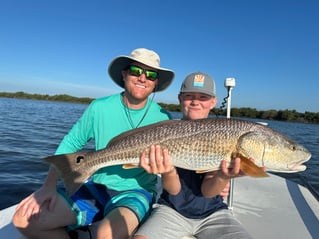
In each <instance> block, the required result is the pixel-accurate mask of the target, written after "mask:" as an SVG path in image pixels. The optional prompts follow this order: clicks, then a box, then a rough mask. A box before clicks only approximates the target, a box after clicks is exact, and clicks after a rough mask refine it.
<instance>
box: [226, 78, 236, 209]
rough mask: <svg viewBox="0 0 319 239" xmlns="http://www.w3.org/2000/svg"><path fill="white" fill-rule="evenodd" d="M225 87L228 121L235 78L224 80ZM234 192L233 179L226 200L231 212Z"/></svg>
mask: <svg viewBox="0 0 319 239" xmlns="http://www.w3.org/2000/svg"><path fill="white" fill-rule="evenodd" d="M225 87H226V88H227V90H228V100H227V119H230V110H231V92H232V89H233V88H234V87H235V78H226V80H225ZM233 192H234V179H231V180H230V187H229V195H228V198H227V205H228V208H229V209H230V210H233V194H234V193H233Z"/></svg>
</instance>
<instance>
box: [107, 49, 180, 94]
mask: <svg viewBox="0 0 319 239" xmlns="http://www.w3.org/2000/svg"><path fill="white" fill-rule="evenodd" d="M132 62H139V63H142V64H144V65H147V66H149V67H152V68H154V69H156V70H157V71H158V84H157V86H156V88H155V91H163V90H165V89H166V88H167V87H168V86H169V85H170V84H171V83H172V81H173V79H174V72H173V71H172V70H169V69H165V68H161V67H160V57H159V55H158V54H157V53H156V52H155V51H152V50H148V49H145V48H138V49H135V50H133V51H132V52H131V54H130V55H129V56H118V57H116V58H114V59H113V60H112V61H111V63H110V65H109V68H108V72H109V75H110V76H111V78H112V80H113V81H114V82H115V83H116V84H117V85H119V86H120V87H122V88H124V81H123V76H122V70H124V69H126V68H127V67H128V66H129V65H130V64H131V63H132Z"/></svg>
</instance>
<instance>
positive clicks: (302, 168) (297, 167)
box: [288, 156, 311, 172]
mask: <svg viewBox="0 0 319 239" xmlns="http://www.w3.org/2000/svg"><path fill="white" fill-rule="evenodd" d="M310 158H311V156H309V157H308V158H307V159H304V160H300V161H299V162H297V163H294V164H292V165H289V167H288V168H289V169H290V170H291V171H295V172H301V171H305V170H306V169H307V166H306V165H303V163H304V162H307V161H308V160H309V159H310Z"/></svg>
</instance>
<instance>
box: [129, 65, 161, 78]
mask: <svg viewBox="0 0 319 239" xmlns="http://www.w3.org/2000/svg"><path fill="white" fill-rule="evenodd" d="M143 72H145V77H146V78H147V79H148V80H151V81H154V80H156V78H157V76H158V73H157V72H156V71H151V70H145V69H143V68H141V67H138V66H133V65H132V66H129V73H130V75H133V76H140V75H142V74H143Z"/></svg>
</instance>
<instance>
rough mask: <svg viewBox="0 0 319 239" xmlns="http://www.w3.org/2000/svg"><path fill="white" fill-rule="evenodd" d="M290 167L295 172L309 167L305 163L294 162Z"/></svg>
mask: <svg viewBox="0 0 319 239" xmlns="http://www.w3.org/2000/svg"><path fill="white" fill-rule="evenodd" d="M289 169H290V170H291V171H293V172H301V171H305V170H306V169H307V166H306V165H303V164H293V165H292V166H290V167H289Z"/></svg>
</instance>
